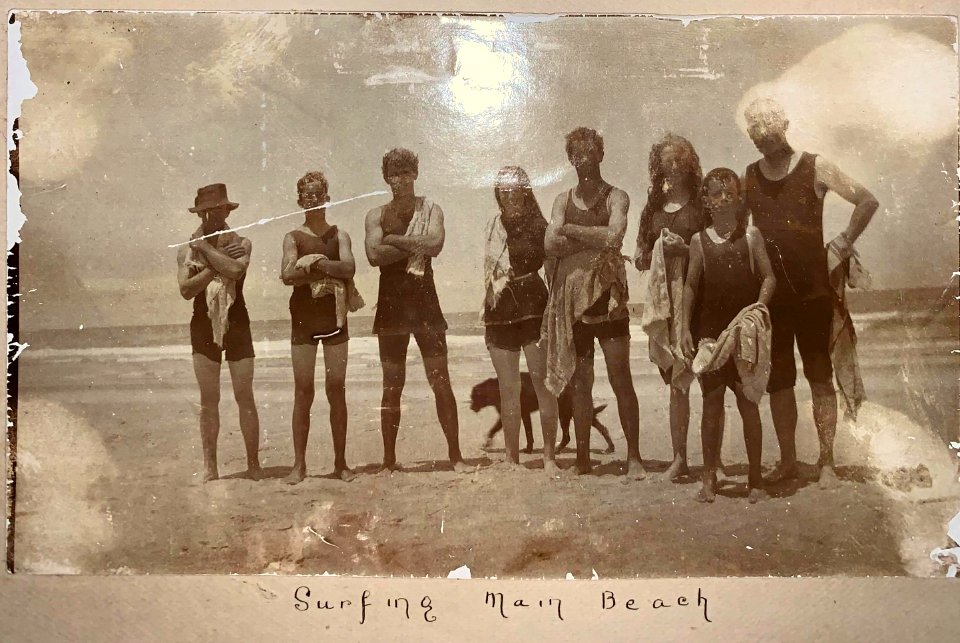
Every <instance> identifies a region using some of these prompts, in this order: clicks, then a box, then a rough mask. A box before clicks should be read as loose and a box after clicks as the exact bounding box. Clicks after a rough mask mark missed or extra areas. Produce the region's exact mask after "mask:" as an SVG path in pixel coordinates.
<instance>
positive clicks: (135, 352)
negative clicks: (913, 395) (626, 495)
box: [20, 288, 957, 359]
mask: <svg viewBox="0 0 960 643" xmlns="http://www.w3.org/2000/svg"><path fill="white" fill-rule="evenodd" d="M947 294H948V293H946V292H945V291H943V290H941V289H939V288H914V289H906V290H904V289H901V290H877V291H869V292H855V291H854V292H852V293H851V295H850V298H849V305H850V309H851V314H852V316H853V319H854V323H855V325H856V327H857V329H858V330H860V331H862V330H864V329H866V328H877V327H878V325H879V327H881V328H888V327H889V328H890V329H891V330H894V329H896V328H898V327H899V328H902V324H901V323H900V322H904V321H910V323H911V325H914V326H916V325H917V324H918V323H919V324H924V323H930V322H933V321H936V322H937V326H942V325H943V324H945V323H947V324H948V323H953V324H954V326H956V323H957V322H956V320H957V316H956V314H955V312H956V311H955V310H950V309H948V308H949V307H948V304H952V305H953V307H954V308H955V307H956V305H957V304H956V302H955V301H954V300H953V298H952V297H949V298H947V297H946V295H947ZM630 308H631V320H632V322H633V324H631V335H632V336H633V338H634V339H635V340H637V339H638V338H642V337H643V336H644V334H643V331H642V329H641V328H640V325H639V321H640V316H641V314H642V309H643V306H642V304H631V305H630ZM445 317H446V319H447V324H448V326H449V329H448V331H447V335H448V337H450V338H451V339H450V340H448V341H455V340H454V339H453V338H456V337H480V336H482V335H483V325H482V324H481V322H480V319H479V311H474V312H455V313H446V314H445ZM188 321H189V318H185V319H184V322H183V323H179V324H137V325H123V326H103V327H84V328H56V329H55V328H49V329H29V328H21V333H20V342H21V343H26V344H28V345H29V347H28V348H27V349H26V350H25V353H24V354H25V355H28V356H30V357H34V358H44V357H53V356H57V357H59V358H71V357H73V358H83V357H93V356H108V355H109V356H113V357H116V358H119V359H150V358H151V357H152V358H154V359H163V358H169V357H173V356H186V357H189V355H190V328H189V323H188ZM349 328H350V336H351V338H353V339H361V338H371V339H372V337H373V335H372V329H373V315H372V314H366V315H362V314H357V315H351V316H350V318H349ZM251 333H252V335H253V339H254V345H255V348H256V350H257V354H258V356H264V357H268V358H269V357H270V356H274V355H276V356H279V355H280V354H282V355H283V356H288V354H289V335H290V320H289V318H285V319H273V320H254V321H251ZM952 334H953V335H956V331H955V330H954V332H953V333H952ZM936 335H937V336H939V337H943V336H944V331H943V329H941V331H940V332H938V333H936ZM946 335H947V336H949V335H950V333H949V332H947V333H946ZM355 343H356V342H355ZM357 348H359V346H358V347H357Z"/></svg>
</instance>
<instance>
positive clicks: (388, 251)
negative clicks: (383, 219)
mask: <svg viewBox="0 0 960 643" xmlns="http://www.w3.org/2000/svg"><path fill="white" fill-rule="evenodd" d="M380 213H381V209H380V208H374V209H373V210H370V212H368V213H367V218H366V219H365V220H364V229H365V230H366V236H365V238H364V242H363V247H364V250H366V252H367V261H369V262H370V265H371V266H386V265H388V264H391V263H396V262H398V261H402V260H404V259H407V258H408V257H409V256H410V253H409V252H407V251H406V250H401V249H400V248H397V247H395V246H392V245H388V244H386V243H384V242H383V228H382V227H381V226H380Z"/></svg>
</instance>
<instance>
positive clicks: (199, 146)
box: [18, 13, 958, 329]
mask: <svg viewBox="0 0 960 643" xmlns="http://www.w3.org/2000/svg"><path fill="white" fill-rule="evenodd" d="M18 19H19V20H21V21H22V23H23V26H22V37H23V44H22V51H23V55H24V57H25V59H26V61H27V66H28V69H29V72H30V75H31V80H32V81H33V82H34V83H35V84H36V85H37V86H38V88H39V91H38V93H37V96H36V97H35V98H33V99H31V100H28V101H26V102H25V103H24V105H23V111H22V117H21V122H20V125H21V129H22V130H23V133H24V138H23V140H22V142H21V148H20V150H21V151H20V159H21V164H20V168H21V190H22V192H23V197H22V199H21V207H22V209H23V211H24V214H25V215H26V217H27V223H26V224H25V226H24V228H23V230H22V231H21V236H22V238H23V240H24V241H23V246H22V248H21V254H20V262H21V275H22V276H21V291H22V292H23V293H24V295H23V298H22V301H21V326H22V327H23V328H25V329H29V328H77V327H79V326H80V325H84V326H86V327H94V326H115V325H119V326H123V325H137V324H153V323H158V324H164V323H187V321H188V319H189V316H190V310H191V305H190V302H185V301H183V300H182V299H181V298H180V296H179V292H178V290H177V285H176V250H175V249H171V248H170V247H168V246H169V245H170V244H175V243H178V242H181V241H184V240H186V239H187V238H189V235H190V234H191V232H193V230H194V229H195V228H196V226H197V224H198V219H197V217H196V215H194V214H191V213H190V212H188V210H187V208H188V207H190V206H192V205H193V199H194V196H195V194H196V190H197V188H198V187H200V186H202V185H205V184H208V183H225V184H226V185H227V189H228V192H229V196H230V199H231V200H233V201H236V202H238V203H240V207H239V208H238V209H237V210H235V211H234V212H233V213H232V214H231V216H230V219H229V221H228V222H229V223H230V224H231V225H233V226H240V225H245V224H249V223H254V222H256V221H258V220H259V219H262V218H267V217H273V216H277V215H281V214H285V213H289V212H293V211H295V210H297V209H298V206H297V205H296V181H297V179H298V178H299V177H300V176H302V175H303V174H304V173H305V172H307V171H311V170H320V171H323V172H324V173H325V174H326V175H327V177H328V178H329V181H330V192H331V198H332V199H333V200H340V199H347V198H350V197H352V196H355V195H359V194H364V193H368V192H371V191H377V190H386V189H387V186H386V185H385V184H384V182H383V179H382V176H381V173H380V160H381V157H382V155H383V153H384V152H386V151H387V150H388V149H390V148H393V147H398V146H402V147H408V148H410V149H412V150H414V151H416V152H417V153H418V154H419V157H420V177H419V180H418V182H417V191H418V193H420V194H425V195H427V196H429V197H430V198H431V199H433V200H434V201H435V202H436V203H438V204H440V206H441V207H442V208H443V210H444V213H445V220H446V227H447V237H446V245H445V248H444V250H443V253H442V254H441V255H440V257H439V258H438V259H436V260H434V266H435V272H436V281H437V290H438V292H439V296H440V301H441V306H442V307H443V308H444V310H447V311H451V312H453V311H475V310H479V308H480V305H481V302H482V296H483V286H482V283H481V274H482V231H483V226H484V224H485V222H486V220H487V219H488V218H489V217H491V216H493V215H494V214H495V213H496V202H495V201H494V197H493V188H492V183H493V179H494V177H495V176H496V173H497V170H498V169H499V168H500V167H501V166H503V165H513V164H516V165H520V166H522V167H524V168H525V169H526V170H527V171H528V173H529V174H530V176H531V177H532V179H533V182H534V185H535V193H536V196H537V198H538V200H539V202H540V205H541V208H542V209H543V210H544V212H545V214H547V215H549V211H550V207H551V204H552V203H553V199H554V198H555V196H556V195H557V194H558V193H560V192H562V191H564V190H566V189H568V188H570V187H572V186H573V185H574V184H575V180H576V176H575V173H574V172H573V169H572V168H571V167H570V165H569V164H568V162H567V160H566V156H565V154H564V147H563V143H564V139H563V137H564V134H566V133H567V132H568V131H570V130H571V129H573V128H575V127H577V126H581V125H583V126H588V127H593V128H596V129H598V130H600V131H601V132H602V134H603V135H604V138H605V147H606V155H605V159H604V163H603V165H602V172H603V175H604V177H605V178H606V179H607V180H608V181H609V182H611V183H613V184H614V185H616V186H618V187H621V188H623V189H624V190H626V191H627V193H628V194H629V195H630V197H631V207H630V211H629V218H630V223H629V227H628V230H627V237H626V241H625V243H624V253H625V254H628V255H630V254H632V253H633V250H634V248H635V245H636V241H635V239H636V233H637V225H638V220H639V216H640V211H641V210H642V208H643V203H644V201H645V198H646V193H647V190H648V188H649V175H648V171H647V156H648V153H649V150H650V147H651V145H652V144H653V143H654V142H656V140H657V139H659V138H660V137H662V136H663V135H664V134H665V133H667V132H675V133H677V134H680V135H682V136H685V137H687V138H688V139H690V140H691V141H692V143H693V144H694V146H695V147H696V149H697V151H698V153H699V156H700V159H701V163H702V165H703V170H704V173H706V172H707V171H708V170H709V169H711V168H713V167H718V166H727V167H731V168H733V169H735V170H737V171H738V172H740V171H742V170H743V169H744V168H745V167H746V165H747V164H749V163H751V162H753V161H754V160H756V158H757V156H758V154H757V152H756V150H755V148H754V147H753V146H752V144H751V143H750V141H749V139H748V138H747V137H746V135H745V134H744V133H743V122H742V111H743V107H744V106H745V104H746V103H747V102H748V101H749V100H750V99H752V98H753V97H754V96H757V95H761V94H763V95H771V96H774V97H776V98H778V99H779V100H780V101H781V102H782V103H783V104H784V106H785V108H786V110H787V113H788V117H789V119H790V131H789V137H790V139H791V141H792V142H793V143H794V146H795V147H796V148H797V149H803V150H808V151H811V152H815V153H820V154H822V155H824V156H825V157H827V158H829V159H830V160H832V161H834V162H835V163H836V164H837V165H839V166H840V167H841V169H843V170H844V171H846V172H847V173H848V174H850V175H851V176H853V177H854V178H855V179H857V180H859V181H860V182H862V183H863V184H864V185H865V186H866V187H867V188H868V189H870V190H871V191H873V193H874V194H875V195H876V196H877V198H878V199H879V201H880V210H879V211H878V213H877V215H876V217H875V219H874V222H873V223H872V225H871V227H870V228H869V229H868V230H867V232H866V233H865V234H864V236H863V238H862V239H861V241H860V242H859V243H858V248H859V250H860V253H861V259H862V261H863V263H864V265H865V266H866V267H867V269H868V270H870V271H871V272H872V273H873V277H874V285H875V287H878V288H902V287H913V286H932V285H939V284H945V283H946V282H947V281H948V280H949V278H950V275H951V273H952V272H953V271H954V270H955V269H956V266H957V257H958V245H957V223H956V220H955V218H954V217H955V212H954V207H955V206H954V199H955V198H956V187H957V170H956V168H957V105H958V104H957V93H958V91H957V53H956V40H957V30H956V25H955V23H954V22H953V21H952V20H951V19H948V18H932V17H931V18H873V17H869V18H767V19H763V20H750V19H735V18H719V19H709V20H695V21H690V22H688V23H686V24H685V23H684V22H681V21H678V20H669V19H661V18H653V17H635V18H627V17H611V18H560V19H555V20H550V21H546V22H539V23H529V22H511V21H508V20H504V19H502V18H457V17H446V18H444V17H437V16H412V17H386V18H384V17H374V16H370V17H359V16H318V15H294V14H291V15H260V14H239V13H237V14H186V13H183V14H159V13H152V14H132V13H129V14H110V13H93V14H85V13H68V14H45V13H28V14H23V13H21V14H18ZM387 198H388V197H385V196H375V197H368V198H365V199H359V200H356V201H351V202H349V203H347V204H344V205H341V206H338V207H335V208H331V209H330V210H329V211H328V218H329V220H330V221H331V222H332V223H334V224H336V225H338V226H340V227H341V228H342V229H344V230H346V231H347V232H348V233H349V234H350V236H351V238H352V240H353V247H354V252H355V255H356V257H357V277H356V281H357V286H358V288H359V289H360V291H361V293H362V294H363V295H364V298H365V299H366V300H367V302H368V308H367V309H365V310H364V311H361V313H367V314H372V305H373V303H374V302H375V301H376V290H377V274H378V273H377V270H376V269H375V268H371V267H370V266H369V265H368V264H367V263H366V260H365V256H364V254H363V219H364V216H365V214H366V212H367V211H368V210H369V209H370V208H372V207H375V206H377V205H380V204H382V203H384V202H385V201H386V200H387ZM850 212H851V208H850V207H849V206H847V205H846V204H845V203H844V202H842V201H841V200H840V199H838V198H837V197H835V196H834V195H830V196H828V198H827V203H826V208H825V233H826V235H827V238H828V239H829V238H830V236H832V235H835V234H837V233H838V232H839V231H840V230H842V229H843V228H844V227H845V225H846V223H847V220H848V219H849V214H850ZM301 221H302V216H301V215H296V216H292V217H287V218H285V219H280V220H277V221H273V222H271V223H268V224H265V225H260V226H255V227H254V228H251V229H249V230H246V231H245V232H244V233H243V234H244V235H246V236H248V237H249V238H250V239H251V241H252V243H253V255H252V261H251V265H250V268H249V271H248V277H247V281H246V286H245V291H244V292H245V296H246V300H247V306H248V309H249V311H250V315H251V317H252V318H253V319H255V320H256V319H264V320H267V319H283V318H285V317H287V315H288V312H287V299H288V297H289V288H288V287H285V286H283V285H282V284H281V282H280V280H279V271H280V258H281V250H282V248H281V246H282V240H283V236H284V234H285V233H286V232H287V231H289V230H291V229H293V228H295V227H296V226H297V225H299V223H300V222H301ZM628 272H629V273H630V281H631V288H632V292H631V300H632V301H638V300H640V297H641V292H640V287H639V286H640V281H639V278H638V273H637V272H636V271H635V270H632V269H630V270H629V271H628Z"/></svg>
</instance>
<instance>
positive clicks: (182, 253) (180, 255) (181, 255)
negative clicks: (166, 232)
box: [177, 246, 190, 262]
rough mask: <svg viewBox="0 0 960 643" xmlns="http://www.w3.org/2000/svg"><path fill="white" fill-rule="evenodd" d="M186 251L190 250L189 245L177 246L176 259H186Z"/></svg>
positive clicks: (181, 260)
mask: <svg viewBox="0 0 960 643" xmlns="http://www.w3.org/2000/svg"><path fill="white" fill-rule="evenodd" d="M188 252H190V246H180V247H179V248H177V261H180V262H183V261H186V260H187V253H188Z"/></svg>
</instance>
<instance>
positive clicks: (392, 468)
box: [377, 462, 403, 476]
mask: <svg viewBox="0 0 960 643" xmlns="http://www.w3.org/2000/svg"><path fill="white" fill-rule="evenodd" d="M402 471H403V466H402V465H401V464H400V463H399V462H389V463H387V462H384V463H383V464H381V465H380V468H379V469H377V475H378V476H389V475H392V474H394V473H401V472H402Z"/></svg>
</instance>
